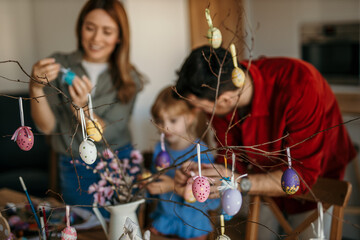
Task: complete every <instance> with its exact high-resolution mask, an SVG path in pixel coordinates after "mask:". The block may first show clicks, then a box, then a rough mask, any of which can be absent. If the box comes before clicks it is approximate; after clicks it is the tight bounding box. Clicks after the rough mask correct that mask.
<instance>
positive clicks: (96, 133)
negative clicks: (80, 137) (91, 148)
mask: <svg viewBox="0 0 360 240" xmlns="http://www.w3.org/2000/svg"><path fill="white" fill-rule="evenodd" d="M88 99H89V101H88V104H89V115H90V119H89V120H87V122H86V132H87V135H88V136H89V138H91V139H92V140H94V141H95V142H99V141H100V140H101V139H102V134H103V129H102V127H101V124H100V123H99V122H98V120H97V119H94V112H93V106H92V100H91V94H90V93H89V94H88Z"/></svg>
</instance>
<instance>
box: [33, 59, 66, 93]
mask: <svg viewBox="0 0 360 240" xmlns="http://www.w3.org/2000/svg"><path fill="white" fill-rule="evenodd" d="M59 71H60V64H58V63H56V62H55V58H44V59H42V60H40V61H38V62H37V63H35V64H34V66H33V68H32V72H31V77H33V78H34V79H36V80H37V81H38V82H36V81H34V80H30V89H42V88H43V87H44V86H45V84H46V83H47V82H48V81H49V82H51V81H54V80H55V79H56V78H57V76H58V75H59ZM39 82H43V84H41V83H39Z"/></svg>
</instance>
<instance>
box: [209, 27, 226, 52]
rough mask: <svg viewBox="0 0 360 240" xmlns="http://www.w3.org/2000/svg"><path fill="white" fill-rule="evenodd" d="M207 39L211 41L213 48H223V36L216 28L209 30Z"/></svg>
mask: <svg viewBox="0 0 360 240" xmlns="http://www.w3.org/2000/svg"><path fill="white" fill-rule="evenodd" d="M207 37H208V39H209V43H210V44H211V46H212V47H213V48H215V49H216V48H219V47H220V46H221V42H222V35H221V32H220V30H219V29H218V28H216V27H213V28H209V30H208V32H207Z"/></svg>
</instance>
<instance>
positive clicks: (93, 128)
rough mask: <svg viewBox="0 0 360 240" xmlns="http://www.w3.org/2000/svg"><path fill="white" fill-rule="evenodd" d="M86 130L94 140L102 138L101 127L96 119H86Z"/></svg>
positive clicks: (97, 140)
mask: <svg viewBox="0 0 360 240" xmlns="http://www.w3.org/2000/svg"><path fill="white" fill-rule="evenodd" d="M94 123H95V125H94ZM86 132H87V135H88V136H89V137H90V138H91V139H92V140H94V141H96V142H99V141H100V140H101V139H102V133H103V129H102V127H101V125H100V123H99V122H98V120H97V119H94V120H88V121H87V122H86Z"/></svg>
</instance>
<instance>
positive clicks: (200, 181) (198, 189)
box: [192, 177, 210, 202]
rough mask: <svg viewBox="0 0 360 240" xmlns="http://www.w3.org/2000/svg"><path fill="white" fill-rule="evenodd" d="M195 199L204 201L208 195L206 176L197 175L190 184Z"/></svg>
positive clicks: (208, 184) (208, 188)
mask: <svg viewBox="0 0 360 240" xmlns="http://www.w3.org/2000/svg"><path fill="white" fill-rule="evenodd" d="M192 191H193V194H194V197H195V199H196V201H198V202H205V201H206V200H207V199H208V197H209V195H210V183H209V181H208V180H207V178H206V177H197V178H196V179H195V180H194V182H193V184H192Z"/></svg>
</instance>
